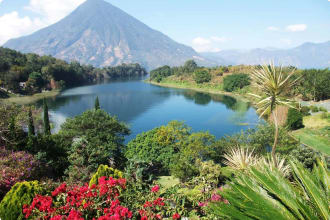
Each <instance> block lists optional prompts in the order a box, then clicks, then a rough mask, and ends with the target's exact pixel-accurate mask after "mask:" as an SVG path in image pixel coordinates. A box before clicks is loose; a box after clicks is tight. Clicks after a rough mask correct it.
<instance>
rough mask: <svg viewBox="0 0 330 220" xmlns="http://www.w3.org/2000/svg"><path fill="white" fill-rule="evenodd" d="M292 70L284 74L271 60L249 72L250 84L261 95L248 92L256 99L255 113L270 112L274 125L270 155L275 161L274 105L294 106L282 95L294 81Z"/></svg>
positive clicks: (275, 117)
mask: <svg viewBox="0 0 330 220" xmlns="http://www.w3.org/2000/svg"><path fill="white" fill-rule="evenodd" d="M293 74H294V71H292V72H290V73H288V74H286V73H284V71H283V68H282V66H280V67H275V66H274V63H273V62H271V63H270V64H269V65H263V66H262V67H261V68H258V69H255V70H254V71H253V73H252V74H251V78H252V85H253V86H254V87H256V88H257V90H258V91H260V93H262V96H260V95H257V94H250V95H252V96H254V97H256V98H257V99H258V102H257V113H259V115H260V117H262V116H264V115H265V114H269V115H270V114H272V116H273V119H274V125H275V134H274V144H273V147H272V157H273V160H274V161H275V163H276V155H275V151H276V146H277V140H278V132H279V128H278V121H277V114H276V107H277V106H280V105H284V106H288V107H290V108H294V106H293V102H292V101H291V100H289V99H287V98H285V97H284V94H285V92H286V91H288V90H289V89H290V88H292V86H293V85H294V84H295V83H296V81H297V80H298V79H296V80H291V77H292V75H293Z"/></svg>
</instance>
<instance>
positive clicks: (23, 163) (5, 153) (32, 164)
mask: <svg viewBox="0 0 330 220" xmlns="http://www.w3.org/2000/svg"><path fill="white" fill-rule="evenodd" d="M39 170H40V163H39V162H38V161H37V160H36V159H35V158H34V157H33V155H31V154H29V153H26V152H24V151H19V152H13V151H9V150H6V149H5V148H4V147H1V148H0V172H1V173H0V200H1V199H2V198H3V197H4V195H5V194H6V193H7V192H8V191H9V190H10V189H11V187H12V186H13V185H15V183H17V182H21V181H25V180H34V179H37V177H38V171H39Z"/></svg>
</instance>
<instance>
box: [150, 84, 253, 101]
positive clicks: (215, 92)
mask: <svg viewBox="0 0 330 220" xmlns="http://www.w3.org/2000/svg"><path fill="white" fill-rule="evenodd" d="M144 82H145V83H148V84H151V85H155V86H160V87H165V88H175V89H188V90H194V91H197V92H204V93H209V94H216V95H226V96H231V97H233V98H236V99H239V100H241V101H244V102H249V103H251V104H252V105H254V104H255V103H254V102H253V100H252V99H249V98H247V97H246V96H244V95H241V94H237V93H232V92H225V91H220V90H215V89H210V88H197V87H193V86H185V85H178V84H176V83H157V82H153V81H149V80H144Z"/></svg>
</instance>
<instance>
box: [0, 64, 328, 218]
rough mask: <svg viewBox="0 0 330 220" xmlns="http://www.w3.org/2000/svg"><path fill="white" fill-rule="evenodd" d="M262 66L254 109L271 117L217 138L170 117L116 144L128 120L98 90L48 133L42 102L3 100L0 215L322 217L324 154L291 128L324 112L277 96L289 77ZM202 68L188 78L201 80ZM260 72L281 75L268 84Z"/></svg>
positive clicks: (325, 215) (324, 215) (324, 214)
mask: <svg viewBox="0 0 330 220" xmlns="http://www.w3.org/2000/svg"><path fill="white" fill-rule="evenodd" d="M193 66H194V65H193ZM263 68H264V69H263V72H258V71H257V72H255V73H254V74H255V75H251V76H250V77H249V80H248V81H250V83H251V86H254V87H259V89H260V90H262V91H264V94H265V95H268V96H260V97H258V94H260V93H257V94H255V95H256V96H257V97H256V99H258V98H260V99H262V100H263V99H265V101H262V102H261V103H266V104H265V105H264V104H263V105H256V108H257V109H258V111H259V112H261V114H267V115H273V119H272V120H270V121H269V122H270V123H269V124H261V125H258V126H257V127H256V128H255V129H249V130H247V131H244V132H243V131H242V132H241V133H238V134H234V135H232V136H225V137H222V138H220V139H216V138H215V137H214V136H213V135H212V134H210V133H209V132H192V130H191V128H190V127H189V126H188V125H186V124H184V123H183V122H178V121H172V122H170V123H169V124H167V125H163V126H159V127H156V128H154V129H152V130H150V131H147V132H143V133H141V134H139V135H137V136H136V138H135V139H133V140H131V141H130V142H128V143H127V144H124V140H125V136H126V135H128V134H130V129H129V128H128V126H127V125H125V124H124V123H122V122H120V121H118V119H117V118H116V117H115V116H112V115H109V114H108V113H106V112H105V111H104V110H102V103H100V102H99V99H98V98H96V100H95V107H94V108H93V109H90V110H87V111H86V112H84V113H82V114H80V115H77V116H75V117H73V118H69V119H67V120H66V122H65V123H64V124H63V125H62V126H61V129H60V131H59V132H58V133H57V134H51V132H50V125H49V116H48V106H47V102H46V100H44V105H43V108H42V109H35V108H34V107H33V106H24V105H23V106H18V105H13V104H5V105H2V106H1V108H0V113H1V114H0V115H1V122H0V134H1V139H0V144H1V146H3V147H2V148H0V151H1V153H0V157H1V158H0V167H1V169H2V170H3V171H4V172H3V174H2V176H1V178H0V193H1V194H0V197H1V198H0V200H1V202H0V217H1V219H6V220H7V219H9V220H11V219H47V218H49V219H71V218H73V219H75V218H77V219H92V218H96V219H100V220H102V219H144V220H146V219H164V218H169V219H182V218H183V217H188V218H189V219H196V220H197V219H242V218H243V219H255V218H259V219H267V218H271V217H274V216H276V218H277V219H288V218H289V219H328V217H329V201H330V200H329V196H330V195H329V191H328V187H327V185H328V183H327V181H328V179H329V171H328V168H329V166H330V158H329V155H326V154H322V153H320V152H318V151H315V150H313V149H312V148H308V147H305V146H302V145H301V144H300V143H299V141H297V140H295V139H294V138H292V136H291V135H290V133H291V130H292V129H312V128H318V126H317V125H316V123H317V124H318V125H321V126H327V124H323V123H324V120H328V113H327V112H323V113H324V114H323V113H320V114H318V115H312V116H308V115H309V114H310V112H312V111H316V110H313V109H314V108H308V109H307V108H306V107H305V108H303V110H300V111H299V108H296V105H294V103H293V102H291V101H290V100H287V99H286V95H287V93H286V91H287V89H288V88H289V87H291V86H293V83H294V78H293V77H292V78H291V77H288V78H285V77H284V78H281V77H278V76H280V74H283V73H282V72H280V71H278V69H276V68H275V67H273V66H265V67H263ZM187 69H188V70H189V71H190V70H191V69H189V68H187ZM259 71H262V70H259ZM205 74H206V72H205V71H203V72H199V73H198V74H196V76H194V77H196V78H198V77H201V78H199V79H198V80H199V81H200V80H202V81H205V80H208V77H205ZM262 74H264V75H262ZM284 74H286V73H285V72H284ZM269 76H276V77H275V78H277V79H282V80H287V83H282V82H281V80H279V81H277V82H275V83H273V84H270V83H269V82H271V81H272V80H273V78H271V77H270V78H268V77H269ZM242 77H243V79H246V80H247V79H248V78H247V77H246V76H242ZM256 77H259V79H257V78H256ZM238 78H240V79H241V76H239V77H238ZM234 80H236V77H234ZM258 80H259V81H258ZM277 83H278V85H283V86H282V87H281V86H277ZM229 85H231V86H229V87H228V88H233V87H236V86H238V87H240V86H241V85H245V84H244V83H243V84H236V83H232V81H231V80H230V83H229ZM244 88H245V87H244V86H243V87H242V88H241V89H244ZM275 90H278V91H275ZM274 91H275V92H274ZM254 92H256V90H254ZM281 95H284V97H282V96H281ZM269 97H271V98H269ZM272 100H277V101H276V102H272ZM259 103H260V102H259ZM282 105H289V107H290V110H289V112H288V118H287V120H286V124H285V125H281V124H279V123H277V122H278V121H279V120H278V119H279V118H281V115H280V114H282V112H281V111H277V108H278V106H282ZM291 109H292V110H291ZM318 110H319V109H318ZM321 110H322V109H321ZM42 111H43V114H42V116H43V117H41V112H42ZM325 114H326V117H325ZM319 115H320V116H319ZM315 118H317V119H318V120H315ZM317 121H318V122H317ZM273 122H275V123H273ZM308 122H314V123H313V124H312V123H310V124H309V123H308ZM303 126H305V127H304V128H301V127H303ZM26 128H27V129H26ZM297 131H300V130H297ZM270 152H272V153H270ZM323 152H324V151H323ZM324 153H326V152H324ZM17 160H18V161H20V162H19V163H17V162H16V161H17ZM273 183H275V184H273ZM265 207H267V210H266V211H265V209H264V208H265ZM279 209H280V210H282V211H281V212H278V210H279ZM256 216H257V217H256Z"/></svg>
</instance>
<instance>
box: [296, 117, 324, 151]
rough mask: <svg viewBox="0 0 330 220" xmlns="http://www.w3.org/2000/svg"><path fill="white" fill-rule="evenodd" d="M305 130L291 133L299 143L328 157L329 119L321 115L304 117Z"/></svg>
mask: <svg viewBox="0 0 330 220" xmlns="http://www.w3.org/2000/svg"><path fill="white" fill-rule="evenodd" d="M303 123H304V125H305V128H302V129H299V130H297V131H293V132H292V134H293V136H294V137H295V138H297V139H298V140H299V141H300V142H301V143H303V144H306V145H308V146H310V147H313V148H315V149H316V150H318V151H320V152H323V153H325V154H328V155H330V129H329V127H330V119H329V118H322V116H321V114H317V115H311V116H306V117H304V122H303Z"/></svg>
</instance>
